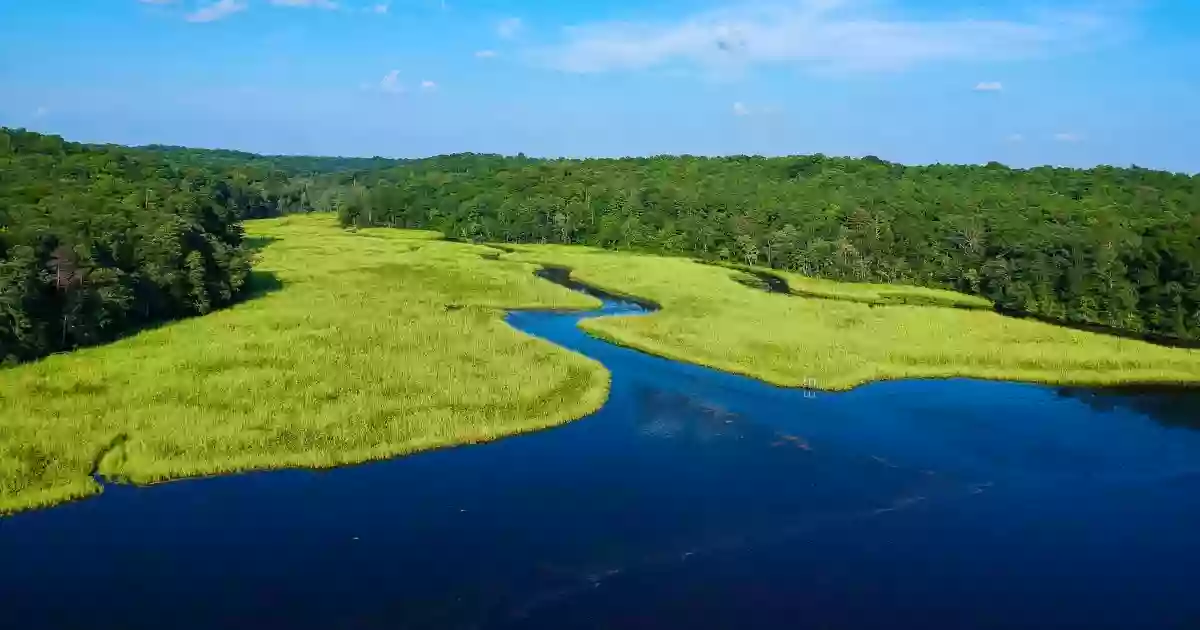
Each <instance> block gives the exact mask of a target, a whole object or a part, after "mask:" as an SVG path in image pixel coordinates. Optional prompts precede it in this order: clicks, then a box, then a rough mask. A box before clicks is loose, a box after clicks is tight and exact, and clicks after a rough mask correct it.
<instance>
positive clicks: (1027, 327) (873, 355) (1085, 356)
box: [504, 245, 1200, 390]
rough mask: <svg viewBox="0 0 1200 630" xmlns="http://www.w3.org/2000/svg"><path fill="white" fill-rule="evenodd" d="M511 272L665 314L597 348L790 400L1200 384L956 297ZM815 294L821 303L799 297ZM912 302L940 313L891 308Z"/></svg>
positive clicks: (1169, 366) (677, 270)
mask: <svg viewBox="0 0 1200 630" xmlns="http://www.w3.org/2000/svg"><path fill="white" fill-rule="evenodd" d="M504 258H505V259H507V260H521V261H527V262H536V263H541V264H548V265H559V266H565V267H569V268H571V269H572V270H573V273H572V276H573V277H574V278H576V279H578V280H580V281H582V282H585V283H588V284H591V285H594V286H596V287H597V288H600V289H604V290H608V291H614V292H620V293H627V294H632V295H636V296H639V297H642V298H645V299H648V300H652V301H654V302H656V303H658V304H659V305H661V306H662V310H660V311H658V312H656V313H653V314H650V315H644V316H633V317H628V316H625V317H603V318H597V319H588V320H585V321H583V322H582V323H581V324H580V325H581V326H582V327H583V328H584V329H585V330H587V331H588V332H589V333H591V334H593V335H595V336H597V337H601V338H603V339H606V340H609V341H612V342H614V343H618V344H621V345H624V346H628V347H631V348H636V349H639V350H643V351H645V352H649V353H652V354H656V355H660V356H663V357H667V358H670V359H675V360H678V361H686V362H690V363H695V364H699V365H705V366H708V367H712V368H716V369H719V370H724V371H727V372H734V373H738V374H743V375H746V376H750V377H753V378H756V379H760V380H763V381H766V382H768V383H773V384H776V385H781V386H786V387H807V388H813V389H823V390H846V389H850V388H852V387H854V386H857V385H860V384H863V383H866V382H870V381H878V380H888V379H902V378H950V377H971V378H981V379H993V380H1011V381H1024V382H1036V383H1046V384H1073V385H1115V384H1130V383H1164V384H1194V383H1200V351H1198V350H1186V349H1178V348H1166V347H1162V346H1156V345H1153V344H1150V343H1146V342H1142V341H1136V340H1131V339H1122V338H1117V337H1111V336H1106V335H1102V334H1097V333H1090V332H1083V331H1078V330H1072V329H1069V328H1063V327H1058V326H1054V325H1051V324H1045V323H1041V322H1038V321H1034V320H1026V319H1015V318H1010V317H1005V316H1002V315H999V314H996V313H994V312H991V311H988V310H971V308H970V307H976V306H978V307H981V308H986V306H984V305H983V304H978V303H976V302H975V300H977V299H976V298H972V297H971V296H960V295H959V294H956V293H953V292H950V291H936V290H932V289H921V288H918V287H889V286H882V287H880V286H875V285H856V284H846V283H837V282H831V281H825V280H813V279H811V278H805V277H803V276H799V275H797V274H782V273H780V274H779V276H780V277H782V278H784V279H785V280H786V281H787V282H788V284H789V288H790V289H791V290H792V293H793V294H794V295H787V294H776V293H767V292H765V291H763V290H761V289H757V288H752V287H748V286H745V285H744V284H742V283H740V282H738V281H737V278H738V276H739V275H740V274H743V273H745V271H743V270H738V269H733V268H726V267H720V266H712V265H706V264H701V263H698V262H695V261H692V260H688V259H684V258H669V257H660V256H649V255H639V254H629V253H617V252H609V251H605V250H599V249H590V248H581V247H564V246H556V245H521V246H516V247H512V248H511V252H510V253H508V254H506V255H505V256H504ZM774 273H778V272H774ZM816 293H820V295H821V298H822V299H810V298H806V297H802V296H803V295H805V294H816ZM909 299H914V300H925V299H928V300H932V301H934V302H935V303H937V304H942V305H944V306H917V305H912V304H903V305H887V304H889V301H891V302H895V301H907V300H909ZM948 306H954V307H955V308H947V307H948ZM964 307H968V308H965V309H964Z"/></svg>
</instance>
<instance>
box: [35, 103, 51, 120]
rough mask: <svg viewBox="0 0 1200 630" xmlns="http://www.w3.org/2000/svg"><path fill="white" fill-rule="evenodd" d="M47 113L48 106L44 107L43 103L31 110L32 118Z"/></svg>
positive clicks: (40, 116)
mask: <svg viewBox="0 0 1200 630" xmlns="http://www.w3.org/2000/svg"><path fill="white" fill-rule="evenodd" d="M49 113H50V108H49V107H46V106H45V105H39V106H38V108H37V109H35V110H33V117H34V118H42V117H44V116H46V115H47V114H49Z"/></svg>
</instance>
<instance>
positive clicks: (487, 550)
mask: <svg viewBox="0 0 1200 630" xmlns="http://www.w3.org/2000/svg"><path fill="white" fill-rule="evenodd" d="M539 275H541V276H542V277H545V278H547V279H552V280H556V281H560V282H561V283H566V284H567V286H571V287H572V288H577V289H578V290H587V291H590V292H592V294H593V295H597V297H600V298H601V299H602V300H604V301H605V304H604V307H603V308H602V309H600V310H598V311H595V312H590V313H578V312H574V313H572V312H533V311H517V312H512V313H510V314H509V316H508V318H507V321H508V322H509V323H510V324H511V325H513V326H514V327H516V328H518V329H520V330H523V331H525V332H527V333H529V334H532V335H536V336H538V337H541V338H544V339H547V340H549V341H551V342H554V343H556V344H559V345H561V346H564V347H567V348H570V349H572V350H574V351H576V352H579V353H582V354H584V355H587V356H589V357H592V358H594V359H596V360H598V361H600V362H602V363H603V364H604V365H605V366H607V367H608V369H609V370H610V372H611V375H612V388H611V393H610V398H609V400H608V401H607V403H606V404H605V405H604V407H603V408H602V409H601V410H600V411H598V412H597V413H596V414H594V415H593V416H590V417H589V418H586V419H583V420H580V421H578V422H574V423H570V424H567V425H564V426H562V427H559V428H557V429H553V430H548V431H543V432H539V433H534V434H527V435H523V436H520V437H514V438H512V439H506V440H501V441H498V442H493V443H489V444H485V445H480V446H474V447H466V448H459V449H451V450H445V451H437V452H429V453H424V454H420V455H415V456H411V457H406V458H402V459H397V460H393V461H387V462H378V463H374V464H367V465H362V466H357V467H350V468H342V469H337V470H331V471H325V472H311V471H302V470H290V471H277V472H268V473H254V474H247V475H238V476H230V477H219V478H211V479H203V480H195V481H188V482H183V483H178V484H166V485H164V486H157V487H151V488H131V487H120V486H114V487H110V488H109V489H108V491H106V492H105V494H103V495H101V496H99V497H97V498H95V499H93V500H89V501H82V502H79V503H74V504H68V505H64V506H61V507H59V508H55V509H50V510H45V511H39V512H31V513H26V514H19V515H17V516H14V517H11V518H4V519H0V558H3V562H2V563H0V611H3V612H0V618H2V619H3V621H4V625H5V626H6V627H7V626H11V627H14V628H22V629H24V630H37V629H41V628H54V629H56V630H57V629H70V628H88V629H89V630H106V629H110V628H111V629H114V630H115V629H117V628H121V629H123V630H137V629H141V628H146V629H150V628H154V629H158V628H163V627H171V628H177V629H182V630H192V629H197V630H198V629H201V628H256V629H257V628H264V627H286V628H290V629H301V630H303V629H309V628H312V629H317V628H321V629H327V628H342V627H347V628H349V627H352V628H371V629H374V628H380V629H382V628H388V629H394V628H406V629H409V628H412V629H423V628H438V629H441V628H451V629H458V628H461V629H474V628H478V629H484V628H512V629H518V628H519V629H523V630H529V629H545V630H562V629H566V628H572V629H574V628H596V629H599V628H655V629H659V628H666V629H672V628H681V629H683V628H686V629H687V630H707V629H710V628H711V629H717V628H722V629H723V628H787V629H791V628H795V627H797V625H798V624H801V625H805V626H806V627H814V628H847V629H856V630H857V629H865V630H885V629H886V630H891V629H894V628H908V627H921V628H927V629H940V628H946V629H958V628H983V629H987V630H1001V629H1004V630H1007V629H1013V630H1016V629H1021V630H1026V629H1046V630H1049V629H1055V630H1057V629H1060V628H1078V629H1080V630H1082V629H1084V628H1086V629H1088V630H1127V629H1128V628H1180V629H1183V628H1195V627H1198V626H1197V625H1196V622H1197V621H1200V601H1198V600H1197V598H1195V597H1194V592H1193V591H1194V589H1193V587H1192V584H1193V583H1194V581H1193V579H1192V578H1193V574H1194V567H1195V566H1197V565H1198V564H1200V542H1198V538H1197V536H1196V534H1195V532H1196V531H1197V530H1200V432H1190V431H1185V432H1181V431H1171V430H1168V429H1166V428H1164V427H1163V426H1160V425H1158V424H1155V423H1152V422H1147V421H1145V420H1144V418H1143V417H1142V416H1141V415H1140V413H1141V411H1140V410H1139V409H1138V408H1139V406H1146V405H1149V406H1151V407H1154V408H1159V407H1160V406H1162V405H1166V403H1161V404H1160V403H1158V402H1153V403H1151V402H1149V401H1152V400H1158V399H1155V398H1144V397H1143V396H1144V394H1136V393H1129V394H1127V395H1126V394H1122V396H1127V397H1119V400H1121V401H1122V402H1121V403H1120V404H1115V405H1113V406H1112V407H1111V409H1110V410H1108V411H1098V410H1097V409H1096V408H1094V406H1093V403H1094V402H1095V400H1109V399H1106V398H1104V396H1096V397H1094V398H1089V397H1088V396H1090V395H1091V393H1092V391H1091V390H1069V392H1068V393H1064V392H1063V390H1062V389H1053V388H1047V387H1040V386H1032V385H1021V384H1012V383H994V382H980V381H970V380H961V379H959V380H950V381H911V382H887V383H879V384H875V385H869V386H865V387H861V388H858V389H856V390H854V391H851V392H846V393H842V394H825V393H814V392H805V391H801V390H787V389H781V388H775V387H771V386H769V385H766V384H764V383H760V382H758V381H753V380H751V379H747V378H743V377H739V376H735V375H731V374H724V373H720V372H714V371H712V370H708V369H706V368H702V367H698V366H693V365H686V364H680V363H675V362H671V361H668V360H665V359H662V358H659V357H654V356H651V355H647V354H643V353H639V352H636V351H633V350H629V349H625V348H621V347H618V346H614V345H611V344H608V343H605V342H603V341H601V340H599V339H596V338H593V337H590V336H588V335H587V334H585V333H584V332H583V331H582V330H580V329H579V327H578V326H577V324H578V322H579V321H581V320H583V319H586V318H589V317H595V316H597V315H632V314H637V313H645V312H646V311H647V310H648V308H649V307H650V306H653V305H644V304H635V303H632V302H629V301H628V300H627V298H624V297H621V298H619V300H618V299H614V297H613V296H611V295H610V294H607V293H604V292H599V293H596V292H594V291H595V290H594V289H591V288H589V287H584V286H582V285H581V284H580V283H577V282H575V281H573V280H572V279H571V277H570V272H569V271H568V270H565V269H557V270H555V269H547V270H543V271H542V272H540V273H539ZM1101 393H1102V394H1105V395H1107V394H1109V393H1110V392H1108V391H1107V390H1106V391H1104V392H1101ZM1126 400H1134V401H1138V402H1136V403H1134V402H1129V403H1127V402H1125V401H1126ZM1177 402H1178V404H1179V407H1178V408H1179V409H1180V410H1186V409H1187V408H1188V406H1189V405H1191V404H1192V403H1189V402H1188V400H1187V399H1180V400H1178V401H1177ZM1167 406H1170V405H1167ZM116 446H117V445H116V444H114V448H116ZM131 594H136V595H137V596H136V597H133V596H131ZM64 602H67V603H69V605H67V604H64Z"/></svg>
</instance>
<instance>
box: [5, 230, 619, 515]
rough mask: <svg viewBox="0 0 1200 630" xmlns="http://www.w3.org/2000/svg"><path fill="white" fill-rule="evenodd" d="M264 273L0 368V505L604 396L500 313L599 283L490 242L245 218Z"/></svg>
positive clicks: (338, 448) (475, 426) (374, 453)
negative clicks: (113, 331) (220, 294)
mask: <svg viewBox="0 0 1200 630" xmlns="http://www.w3.org/2000/svg"><path fill="white" fill-rule="evenodd" d="M247 231H248V233H249V235H250V236H251V237H253V238H254V239H255V241H256V242H259V243H265V246H264V247H263V249H262V250H261V252H260V254H259V257H260V260H259V262H258V263H257V265H256V270H257V273H259V274H273V276H274V278H275V279H276V280H277V281H278V283H280V286H279V287H278V288H277V290H275V291H272V292H269V293H266V294H264V295H262V296H261V297H257V298H255V299H252V300H248V301H246V302H244V303H241V304H239V305H237V306H234V307H232V308H229V309H226V310H223V311H220V312H216V313H212V314H209V315H206V316H204V317H197V318H193V319H189V320H185V321H180V322H175V323H172V324H169V325H166V326H163V327H161V328H158V329H155V330H151V331H147V332H143V333H141V334H138V335H136V336H133V337H130V338H127V339H124V340H122V341H119V342H116V343H112V344H109V345H105V346H102V347H95V348H89V349H84V350H79V351H75V352H71V353H67V354H61V355H56V356H52V357H49V358H47V359H45V360H42V361H39V362H36V363H31V364H26V365H21V366H17V367H14V368H10V369H4V370H0V512H3V511H14V510H18V509H24V508H29V507H34V506H39V505H47V504H51V503H56V502H59V501H62V500H66V499H71V498H75V497H81V496H85V495H88V494H91V493H95V492H97V491H98V489H99V486H98V485H97V484H96V483H95V482H94V481H93V480H92V478H91V475H90V473H91V472H92V471H93V468H94V467H96V466H97V465H98V472H99V473H100V474H102V475H104V476H105V477H107V478H113V479H125V480H129V481H132V482H136V483H151V482H156V481H163V480H169V479H176V478H181V477H193V476H203V475H210V474H216V473H224V472H233V471H243V470H250V469H263V468H280V467H329V466H336V465H341V464H348V463H355V462H362V461H366V460H372V459H379V458H386V457H391V456H395V455H401V454H405V453H410V452H414V451H420V450H425V449H431V448H436V447H442V446H448V445H454V444H463V443H474V442H481V441H487V440H492V439H495V438H499V437H501V436H505V435H510V434H514V433H519V432H523V431H529V430H534V429H539V428H544V427H549V426H553V425H557V424H561V423H563V422H567V421H569V420H571V419H574V418H578V417H581V416H583V415H586V414H588V413H590V412H592V411H594V410H595V409H597V408H599V406H600V405H601V404H603V402H604V400H605V398H606V396H607V390H608V382H609V378H608V373H607V371H605V370H604V368H603V367H602V366H601V365H599V364H598V363H596V362H594V361H591V360H589V359H586V358H584V357H582V356H579V355H576V354H573V353H570V352H567V351H565V350H563V349H561V348H558V347H556V346H554V345H553V344H551V343H549V342H546V341H543V340H539V339H535V338H533V337H530V336H527V335H525V334H523V333H520V332H518V331H516V330H514V329H513V328H511V327H509V326H508V325H507V324H505V323H504V322H503V321H502V318H503V315H504V312H503V310H501V309H505V308H510V307H522V308H525V307H552V308H580V309H585V308H594V307H596V306H598V305H599V303H598V301H596V300H595V299H594V298H590V297H587V296H584V295H581V294H578V293H574V292H572V291H569V290H567V289H564V288H562V287H558V286H555V285H553V284H551V283H549V282H546V281H544V280H540V279H537V278H536V277H535V276H534V275H533V271H534V270H535V268H536V267H535V266H534V265H530V264H527V263H520V262H511V261H498V260H485V259H484V256H485V255H495V254H497V253H499V252H498V251H497V250H491V249H488V248H485V247H479V246H474V245H467V244H458V243H449V242H444V241H438V240H433V239H435V238H436V237H437V235H436V234H432V233H424V232H412V231H401V230H391V229H378V230H363V231H359V232H357V233H348V232H345V231H343V230H341V229H339V228H338V227H337V226H336V224H335V222H334V221H333V219H332V218H329V217H292V218H285V219H279V220H266V221H254V222H249V223H248V224H247Z"/></svg>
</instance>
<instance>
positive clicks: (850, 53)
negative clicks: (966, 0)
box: [538, 0, 1106, 72]
mask: <svg viewBox="0 0 1200 630" xmlns="http://www.w3.org/2000/svg"><path fill="white" fill-rule="evenodd" d="M766 1H767V2H772V1H774V2H775V4H765V5H764V4H753V5H749V4H736V5H733V6H732V7H730V8H727V9H720V10H715V11H709V12H704V13H699V14H695V15H692V16H689V17H686V18H683V19H681V20H679V21H675V22H659V23H630V22H602V23H594V24H585V25H582V26H576V27H572V28H568V29H566V30H565V31H564V40H563V41H562V42H561V43H559V44H558V45H556V46H552V47H550V48H549V49H544V50H541V51H539V55H538V56H539V57H540V59H541V60H542V61H543V62H544V63H545V64H547V65H550V66H552V67H557V68H559V69H562V70H565V71H570V72H606V71H614V70H637V69H644V68H651V67H655V66H662V65H668V64H689V65H699V66H705V67H710V68H712V67H718V68H719V67H723V66H730V65H733V66H744V65H749V64H757V63H793V64H804V65H807V66H811V67H815V68H819V69H831V70H842V71H849V70H899V69H904V68H908V67H911V66H914V65H917V64H921V63H927V62H933V61H942V60H963V59H1007V58H1015V57H1024V56H1029V55H1036V54H1042V53H1045V52H1047V51H1049V50H1052V49H1054V48H1056V47H1059V46H1065V45H1068V44H1070V43H1075V42H1080V41H1082V40H1083V38H1084V37H1085V36H1087V35H1089V34H1091V33H1094V32H1095V31H1096V30H1098V29H1102V28H1104V27H1105V25H1106V21H1105V20H1104V19H1103V18H1102V17H1101V16H1099V15H1080V14H1076V15H1066V14H1061V13H1059V14H1054V13H1040V14H1036V15H1035V16H1034V17H1032V18H1028V19H1024V20H1018V19H1012V20H1001V19H965V18H956V19H943V20H929V19H923V20H916V19H903V18H898V17H894V16H892V15H885V14H880V13H878V12H876V11H875V10H874V9H873V8H872V7H873V6H877V5H878V3H876V2H872V1H871V0H793V1H784V0H766Z"/></svg>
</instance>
